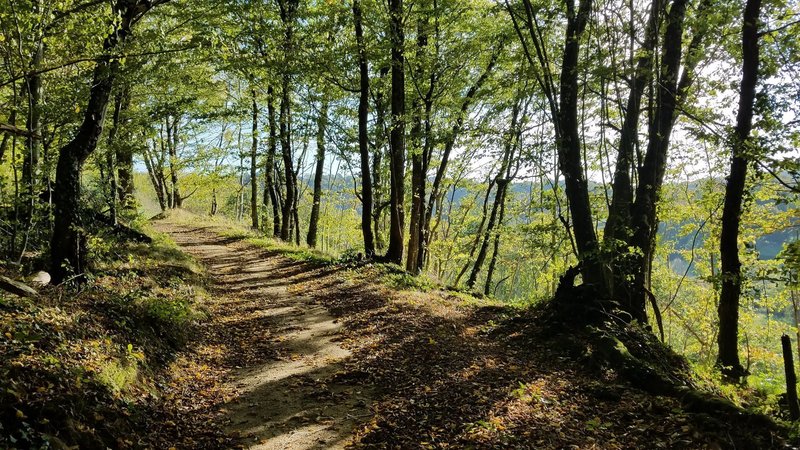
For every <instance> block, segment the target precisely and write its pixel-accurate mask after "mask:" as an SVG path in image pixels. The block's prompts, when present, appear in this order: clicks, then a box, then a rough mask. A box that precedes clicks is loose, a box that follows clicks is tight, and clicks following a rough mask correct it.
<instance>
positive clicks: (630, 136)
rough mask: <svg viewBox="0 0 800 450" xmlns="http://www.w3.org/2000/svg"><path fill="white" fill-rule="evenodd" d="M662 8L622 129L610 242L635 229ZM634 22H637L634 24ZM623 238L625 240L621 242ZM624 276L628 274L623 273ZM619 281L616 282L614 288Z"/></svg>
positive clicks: (651, 23) (653, 18)
mask: <svg viewBox="0 0 800 450" xmlns="http://www.w3.org/2000/svg"><path fill="white" fill-rule="evenodd" d="M660 10H661V7H660V0H653V2H652V4H651V6H650V18H649V20H648V21H647V29H646V30H645V40H644V44H643V45H642V47H641V48H640V49H639V57H638V58H637V61H636V73H635V76H634V77H633V80H632V82H631V90H630V93H629V94H628V104H627V107H626V108H625V117H624V119H623V123H622V130H621V131H620V140H619V151H618V152H617V161H616V167H615V169H614V181H613V188H612V199H611V205H610V206H609V210H608V220H607V221H606V225H605V228H604V233H603V240H604V242H605V243H606V245H607V246H610V247H621V246H624V247H625V248H627V244H628V242H629V240H630V232H631V228H630V227H631V217H630V215H631V210H630V208H631V204H633V185H632V181H631V170H632V169H633V164H634V162H635V157H634V151H635V149H636V145H637V142H638V138H639V114H640V112H641V105H642V95H643V94H644V89H645V87H647V85H648V84H649V83H650V80H651V79H652V73H653V60H654V57H653V56H654V55H653V52H654V50H655V45H656V38H657V36H658V15H659V12H660ZM631 26H633V24H631ZM620 241H621V242H620ZM622 278H624V277H622ZM617 284H618V283H616V282H615V283H614V284H613V285H612V288H614V287H616V285H617Z"/></svg>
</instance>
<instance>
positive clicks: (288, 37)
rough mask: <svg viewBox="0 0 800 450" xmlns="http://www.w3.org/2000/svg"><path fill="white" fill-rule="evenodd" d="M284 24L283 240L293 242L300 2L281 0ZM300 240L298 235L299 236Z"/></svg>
mask: <svg viewBox="0 0 800 450" xmlns="http://www.w3.org/2000/svg"><path fill="white" fill-rule="evenodd" d="M278 5H279V7H280V16H281V22H282V23H283V27H284V37H283V59H284V61H283V64H284V67H283V69H282V70H283V74H282V80H281V104H280V140H281V154H282V157H283V170H284V176H285V179H286V199H285V201H284V204H283V211H282V213H281V216H282V217H281V219H282V221H281V240H283V241H285V242H291V240H292V231H293V230H292V228H293V225H294V224H295V223H296V222H298V220H297V217H296V216H297V205H296V203H295V202H296V200H297V195H296V190H297V180H296V177H295V173H294V163H293V161H292V138H291V71H290V69H289V67H288V66H289V63H290V58H291V57H292V51H293V47H294V20H295V17H294V16H295V12H296V11H297V6H298V0H279V2H278ZM298 236H299V235H298Z"/></svg>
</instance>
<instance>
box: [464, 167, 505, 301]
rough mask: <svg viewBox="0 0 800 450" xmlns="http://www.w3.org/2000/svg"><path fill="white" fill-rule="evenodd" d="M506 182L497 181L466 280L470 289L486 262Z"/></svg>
mask: <svg viewBox="0 0 800 450" xmlns="http://www.w3.org/2000/svg"><path fill="white" fill-rule="evenodd" d="M508 181H509V180H506V179H498V180H497V191H496V192H495V198H494V204H493V205H492V212H491V214H490V215H489V222H488V223H487V224H486V231H484V232H483V236H482V239H481V246H480V250H478V256H477V257H476V258H475V264H473V265H472V271H471V272H470V274H469V278H468V279H467V287H468V288H470V289H472V288H474V287H475V283H477V281H478V274H479V273H480V271H481V268H482V267H483V263H484V261H486V254H487V252H488V250H489V242H490V241H491V238H492V232H493V231H494V227H495V224H496V223H497V217H498V215H499V213H500V205H502V204H503V202H504V201H505V193H506V187H507V186H508Z"/></svg>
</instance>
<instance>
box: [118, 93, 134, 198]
mask: <svg viewBox="0 0 800 450" xmlns="http://www.w3.org/2000/svg"><path fill="white" fill-rule="evenodd" d="M114 103H115V107H114V111H117V110H119V114H120V116H124V114H125V112H126V111H127V110H128V108H129V107H130V104H131V96H130V91H129V89H128V87H127V86H126V87H125V88H123V89H122V90H121V91H120V92H119V93H118V94H117V95H116V97H115V99H114ZM117 104H118V105H119V106H116V105H117ZM120 121H121V122H120V124H119V125H118V126H119V127H124V126H125V124H126V123H127V122H128V119H124V118H122V117H121V118H120ZM125 135H126V136H129V133H126V134H125ZM114 150H115V154H116V160H117V178H118V179H119V185H118V191H117V195H118V197H119V202H120V204H121V205H122V207H123V208H125V209H128V210H132V209H133V208H134V207H135V204H134V198H133V190H134V181H133V147H132V146H131V145H130V143H129V142H119V141H117V144H116V145H115V146H114Z"/></svg>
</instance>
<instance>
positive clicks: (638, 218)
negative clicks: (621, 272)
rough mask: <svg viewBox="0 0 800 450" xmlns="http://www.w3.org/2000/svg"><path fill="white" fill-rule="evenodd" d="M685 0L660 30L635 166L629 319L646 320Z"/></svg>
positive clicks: (678, 2) (674, 6)
mask: <svg viewBox="0 0 800 450" xmlns="http://www.w3.org/2000/svg"><path fill="white" fill-rule="evenodd" d="M686 3H687V0H675V1H674V2H673V3H672V7H671V8H670V10H669V13H668V14H667V28H666V30H665V32H664V43H663V50H662V53H663V57H662V62H661V71H660V74H659V77H658V83H657V89H656V106H655V117H654V118H653V120H652V122H651V123H650V127H649V130H648V134H649V141H648V144H647V152H646V153H645V157H644V161H643V162H642V165H641V166H640V167H639V170H638V176H639V184H638V186H637V188H636V200H635V201H634V203H633V206H632V208H631V217H632V225H633V237H632V239H631V243H632V245H633V246H634V247H635V248H636V249H638V250H639V252H638V253H637V255H636V256H635V258H636V259H635V264H634V265H633V267H634V273H633V283H634V284H633V287H632V289H631V292H632V295H631V296H630V297H629V298H627V299H625V298H623V299H621V300H623V302H624V304H623V308H624V309H625V310H626V311H628V313H630V314H631V316H632V317H633V319H635V320H638V321H640V322H642V323H645V322H646V321H647V313H646V308H645V305H646V301H647V295H648V294H647V292H648V290H649V281H650V272H651V270H650V269H651V265H652V260H653V253H654V251H655V239H656V231H657V230H658V218H657V216H656V206H657V204H658V200H659V196H660V192H661V186H662V185H663V183H664V173H665V170H666V167H667V151H668V150H669V142H670V136H671V134H672V126H673V124H674V123H675V120H674V117H675V107H676V105H677V101H676V92H677V83H678V71H679V69H680V62H681V53H682V43H681V41H682V38H683V22H684V17H685V15H686Z"/></svg>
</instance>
